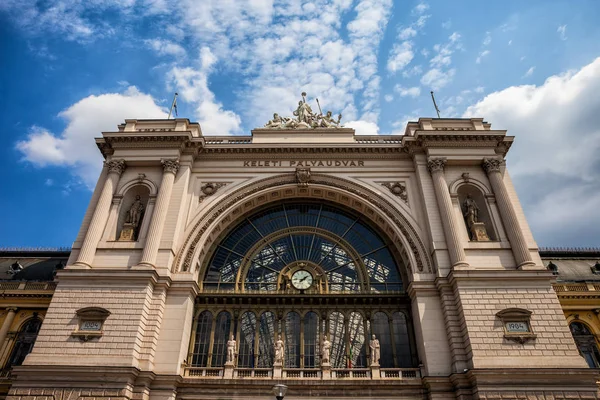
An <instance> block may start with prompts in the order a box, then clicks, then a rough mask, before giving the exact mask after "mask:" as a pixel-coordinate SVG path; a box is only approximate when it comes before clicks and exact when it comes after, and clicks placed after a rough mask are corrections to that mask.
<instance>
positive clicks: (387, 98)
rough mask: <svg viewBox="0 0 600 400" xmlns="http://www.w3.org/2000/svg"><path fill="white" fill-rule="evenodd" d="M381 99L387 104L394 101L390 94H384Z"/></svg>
mask: <svg viewBox="0 0 600 400" xmlns="http://www.w3.org/2000/svg"><path fill="white" fill-rule="evenodd" d="M383 98H384V99H385V101H386V102H388V103H389V102H392V101H394V96H392V95H391V94H386V95H385V96H383Z"/></svg>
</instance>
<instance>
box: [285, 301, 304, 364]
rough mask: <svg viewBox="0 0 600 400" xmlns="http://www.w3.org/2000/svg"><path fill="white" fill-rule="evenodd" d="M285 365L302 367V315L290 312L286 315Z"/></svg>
mask: <svg viewBox="0 0 600 400" xmlns="http://www.w3.org/2000/svg"><path fill="white" fill-rule="evenodd" d="M284 343H285V357H284V362H285V367H286V368H298V367H300V315H298V313H296V312H289V313H287V315H286V317H285V340H284Z"/></svg>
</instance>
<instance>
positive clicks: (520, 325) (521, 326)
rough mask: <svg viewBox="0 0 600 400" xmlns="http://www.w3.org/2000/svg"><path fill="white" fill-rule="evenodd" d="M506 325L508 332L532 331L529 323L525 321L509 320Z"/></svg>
mask: <svg viewBox="0 0 600 400" xmlns="http://www.w3.org/2000/svg"><path fill="white" fill-rule="evenodd" d="M504 325H505V327H506V332H508V333H517V332H519V333H520V332H530V330H529V325H528V324H527V322H524V321H508V322H506V323H505V324H504Z"/></svg>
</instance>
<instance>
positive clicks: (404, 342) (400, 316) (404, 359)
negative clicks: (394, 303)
mask: <svg viewBox="0 0 600 400" xmlns="http://www.w3.org/2000/svg"><path fill="white" fill-rule="evenodd" d="M392 331H393V333H394V334H393V339H394V350H395V352H394V359H395V361H396V367H398V368H409V367H411V366H412V354H411V352H410V344H409V338H408V326H407V324H406V315H405V314H404V313H401V312H395V313H394V314H392Z"/></svg>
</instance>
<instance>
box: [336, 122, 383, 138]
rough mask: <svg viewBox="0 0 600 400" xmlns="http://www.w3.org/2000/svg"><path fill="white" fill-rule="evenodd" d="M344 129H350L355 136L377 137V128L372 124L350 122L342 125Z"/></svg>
mask: <svg viewBox="0 0 600 400" xmlns="http://www.w3.org/2000/svg"><path fill="white" fill-rule="evenodd" d="M344 126H345V127H346V128H352V129H354V130H355V132H356V134H357V135H378V134H379V126H377V124H376V123H374V122H367V121H350V122H346V123H345V124H344Z"/></svg>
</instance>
